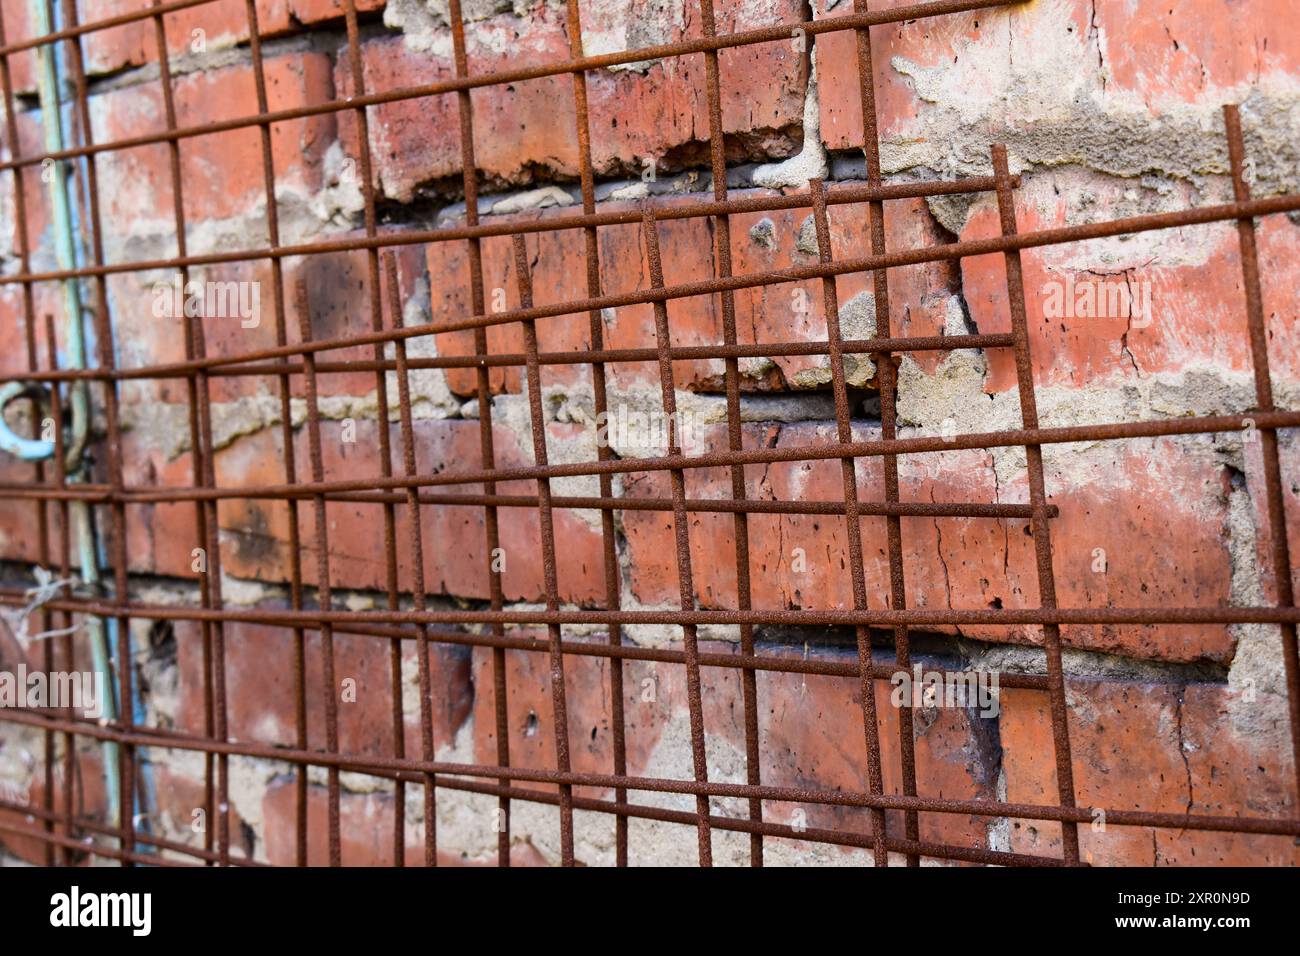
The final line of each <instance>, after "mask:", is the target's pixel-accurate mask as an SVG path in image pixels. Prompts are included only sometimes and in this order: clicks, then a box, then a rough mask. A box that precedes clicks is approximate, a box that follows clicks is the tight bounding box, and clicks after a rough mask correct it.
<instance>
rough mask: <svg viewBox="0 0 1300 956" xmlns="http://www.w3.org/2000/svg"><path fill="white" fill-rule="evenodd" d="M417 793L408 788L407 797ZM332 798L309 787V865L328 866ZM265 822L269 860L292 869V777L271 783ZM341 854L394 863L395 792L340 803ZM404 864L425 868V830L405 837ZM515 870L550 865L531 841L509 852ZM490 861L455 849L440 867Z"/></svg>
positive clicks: (349, 859) (347, 796)
mask: <svg viewBox="0 0 1300 956" xmlns="http://www.w3.org/2000/svg"><path fill="white" fill-rule="evenodd" d="M413 789H415V788H414V787H408V788H407V791H408V793H409V792H410V791H411V790H413ZM328 813H329V796H328V794H327V792H326V790H325V788H324V787H319V786H311V787H309V788H308V789H307V865H308V866H326V865H328V863H329V829H328ZM262 815H263V818H264V820H265V824H266V856H267V859H268V860H269V861H270V862H271V863H272V864H274V865H277V866H293V865H294V863H295V861H296V860H297V832H298V831H297V790H296V784H295V782H294V781H293V780H292V778H289V777H281V778H278V779H276V780H275V781H273V782H272V784H271V786H270V787H268V788H267V790H266V795H265V796H264V797H263V799H262ZM339 815H340V826H339V836H340V850H341V852H342V862H343V865H344V866H392V865H393V797H392V794H391V793H387V792H384V793H351V792H344V793H343V794H342V795H341V797H340V799H339ZM404 863H405V865H406V866H423V865H424V835H423V831H422V828H416V829H414V830H411V829H410V828H408V830H407V834H406V856H405V858H404ZM510 863H511V865H512V866H545V865H546V861H545V859H544V858H542V857H541V856H540V854H538V853H537V851H536V850H534V849H533V848H532V846H531V845H530V844H528V843H527V842H516V843H515V844H514V845H513V846H512V847H511V848H510ZM495 864H496V857H495V854H493V856H492V858H491V859H471V858H469V857H468V856H467V855H466V854H463V853H458V852H457V851H456V849H455V848H452V849H443V848H441V846H440V847H439V850H438V865H439V866H476V865H477V866H486V865H495Z"/></svg>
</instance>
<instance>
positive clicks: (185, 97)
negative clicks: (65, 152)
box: [91, 53, 335, 251]
mask: <svg viewBox="0 0 1300 956" xmlns="http://www.w3.org/2000/svg"><path fill="white" fill-rule="evenodd" d="M265 68H266V88H267V99H268V103H269V106H270V108H271V109H272V110H283V109H292V108H294V107H299V106H305V105H309V104H317V103H321V102H324V101H326V100H328V99H330V98H332V96H333V89H332V86H331V80H330V67H329V59H328V57H326V56H325V55H324V54H319V53H289V54H285V55H282V56H277V57H271V58H268V59H267V60H266V63H265ZM175 96H176V114H177V123H178V124H179V125H180V126H182V127H188V126H195V125H201V124H205V123H214V122H219V121H223V120H231V119H237V118H240V117H243V116H248V115H251V114H254V113H256V112H257V99H256V94H255V89H254V82H253V72H252V69H251V67H249V66H246V65H238V66H229V67H225V68H223V69H219V70H209V71H207V72H203V73H191V74H186V75H185V76H182V77H177V78H176V80H175ZM91 114H92V118H93V120H94V125H95V138H96V140H97V141H99V142H107V141H110V140H115V139H126V138H129V137H133V136H141V135H147V134H150V133H156V132H161V131H162V130H163V129H164V128H165V121H164V115H163V109H162V93H161V91H160V90H159V89H158V87H157V84H152V85H147V86H145V87H125V88H122V89H118V90H113V91H110V92H108V93H105V94H102V95H101V96H96V97H94V98H92V100H91ZM334 130H335V120H334V117H333V115H332V114H323V115H319V116H311V117H307V118H306V119H301V120H290V121H286V122H284V123H276V124H274V125H273V127H272V132H271V152H272V158H273V161H274V164H275V173H276V188H277V190H282V191H289V192H296V193H299V194H304V195H306V194H311V193H314V192H315V190H316V189H317V188H319V187H320V185H321V161H322V157H323V156H324V154H325V151H326V149H327V148H328V147H329V144H330V143H331V142H332V141H333V140H334V135H335V134H334ZM97 166H98V169H99V186H100V195H101V198H102V200H103V202H102V205H101V209H102V214H103V218H104V223H105V226H106V231H107V233H108V238H109V239H110V240H111V239H117V240H119V241H120V240H121V239H124V238H126V237H125V236H121V235H118V234H117V232H116V230H115V229H114V228H113V225H112V224H114V223H130V224H131V226H132V235H133V236H137V235H140V234H142V233H145V234H147V233H157V234H160V235H171V234H174V231H175V222H174V219H173V213H172V203H173V201H172V185H171V172H170V170H171V167H170V161H169V159H168V151H167V146H166V145H165V144H163V143H158V144H153V145H148V146H139V147H135V148H134V149H128V150H116V151H111V152H108V153H104V154H101V156H100V158H99V160H98V162H97ZM181 176H182V190H183V194H184V197H185V215H186V219H187V221H188V222H189V223H190V224H191V225H194V224H197V223H198V222H199V221H200V220H204V219H225V218H229V217H232V216H238V215H248V214H251V213H253V212H255V211H258V210H260V209H261V208H262V206H263V204H264V203H265V199H266V188H265V181H264V179H263V170H262V147H261V133H260V131H259V130H258V129H257V128H256V127H251V126H250V127H243V128H240V129H234V130H227V131H225V132H219V133H211V134H205V135H202V136H197V137H192V138H189V139H186V140H184V141H183V142H182V144H181ZM146 210H150V211H152V216H151V218H146V213H145V211H146ZM191 251H197V250H191Z"/></svg>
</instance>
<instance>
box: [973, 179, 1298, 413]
mask: <svg viewBox="0 0 1300 956" xmlns="http://www.w3.org/2000/svg"><path fill="white" fill-rule="evenodd" d="M1052 180H1053V178H1052V177H1048V178H1046V179H1041V180H1036V181H1034V182H1033V183H1032V184H1031V185H1030V186H1029V188H1027V189H1024V190H1021V192H1020V194H1019V198H1018V200H1017V203H1016V207H1017V216H1018V220H1019V228H1020V229H1021V230H1022V231H1029V230H1036V229H1050V228H1055V227H1059V226H1064V225H1068V224H1070V222H1071V221H1072V219H1071V218H1070V217H1071V213H1072V211H1071V210H1070V209H1069V208H1068V205H1069V200H1068V199H1067V198H1066V197H1067V196H1069V195H1073V194H1076V193H1077V185H1078V184H1077V183H1075V182H1074V181H1073V180H1068V179H1067V180H1066V181H1065V182H1063V183H1057V184H1055V188H1054V184H1053V181H1052ZM1088 188H1090V189H1092V190H1094V191H1096V192H1098V193H1104V194H1106V195H1107V196H1108V197H1109V199H1108V200H1103V203H1106V204H1110V203H1115V202H1122V201H1123V200H1122V197H1121V195H1120V191H1121V187H1119V186H1117V185H1115V184H1113V183H1109V182H1106V181H1104V180H1102V179H1100V178H1099V177H1090V178H1089V179H1088ZM1056 193H1060V194H1061V195H1059V196H1057V195H1056ZM998 234H999V229H998V222H997V211H996V208H995V207H994V206H993V205H992V204H991V202H982V203H980V204H979V205H978V206H977V207H976V208H975V211H974V213H973V214H972V216H971V218H970V219H969V220H968V222H967V225H966V229H965V230H964V231H963V233H962V236H961V238H962V239H963V240H964V241H969V240H974V239H980V238H988V237H990V236H994V235H998ZM1262 234H1263V239H1264V241H1263V247H1264V248H1266V249H1267V250H1268V252H1267V253H1266V258H1267V265H1268V268H1267V270H1266V271H1265V275H1267V276H1268V280H1267V282H1266V286H1267V288H1268V290H1269V295H1268V300H1267V301H1268V316H1267V319H1268V324H1269V328H1270V332H1271V333H1272V335H1271V339H1272V341H1271V343H1270V353H1271V355H1272V356H1273V362H1272V364H1273V368H1274V371H1275V373H1276V374H1277V375H1278V376H1279V379H1281V378H1286V379H1295V377H1296V376H1297V374H1300V366H1298V365H1297V363H1296V360H1295V355H1296V353H1297V351H1300V348H1298V347H1297V346H1300V338H1298V336H1300V332H1297V328H1300V327H1298V326H1297V325H1296V323H1295V322H1293V321H1292V322H1288V321H1287V320H1286V318H1285V317H1286V316H1287V315H1288V314H1290V315H1294V314H1295V295H1296V293H1295V282H1296V280H1297V279H1300V272H1298V271H1297V269H1300V267H1297V266H1296V264H1295V250H1296V249H1297V247H1298V246H1300V234H1298V233H1297V230H1296V228H1295V226H1293V225H1292V224H1291V223H1290V222H1288V221H1287V220H1286V219H1285V218H1280V217H1275V218H1273V219H1268V220H1264V221H1263V225H1262ZM1152 236H1154V238H1150V237H1147V238H1141V237H1139V238H1138V239H1137V240H1132V241H1128V242H1123V243H1112V242H1107V243H1081V244H1075V245H1070V246H1061V247H1053V248H1047V249H1034V250H1029V251H1027V252H1026V253H1024V255H1023V256H1022V261H1023V265H1024V284H1025V305H1026V309H1027V319H1028V326H1029V331H1030V348H1031V349H1032V351H1033V356H1034V381H1035V384H1036V385H1038V386H1039V387H1043V386H1053V385H1055V386H1061V387H1074V388H1078V387H1082V386H1096V385H1107V386H1112V387H1116V386H1119V385H1122V384H1125V383H1131V382H1136V381H1140V380H1141V379H1143V378H1145V377H1148V376H1151V375H1156V374H1161V373H1166V374H1171V375H1176V374H1179V373H1181V372H1184V371H1185V370H1188V369H1192V368H1195V369H1197V370H1203V369H1216V370H1218V372H1219V373H1220V374H1221V375H1224V376H1227V375H1230V374H1233V373H1237V374H1245V375H1249V374H1250V367H1251V366H1250V343H1249V338H1248V336H1247V329H1246V318H1245V293H1244V290H1243V287H1242V274H1241V258H1240V254H1239V251H1238V249H1239V247H1238V239H1237V233H1236V230H1235V229H1234V228H1233V227H1232V225H1231V224H1230V223H1222V224H1216V225H1212V226H1204V227H1199V228H1198V229H1196V230H1189V231H1187V232H1186V233H1185V234H1176V235H1169V234H1164V233H1159V234H1152ZM1166 262H1167V263H1168V264H1165V263H1166ZM962 275H963V291H964V294H965V297H966V302H967V304H968V305H969V307H970V313H971V317H972V319H973V320H974V322H975V324H976V326H977V327H978V329H979V331H980V332H982V333H994V332H1007V331H1010V328H1011V324H1010V323H1011V320H1010V314H1009V313H1008V311H1007V304H1006V303H1007V297H1006V289H1007V285H1006V268H1005V263H1004V260H1003V257H1002V256H1001V255H991V256H977V257H973V258H968V259H964V260H963V261H962ZM1126 280H1127V281H1129V282H1131V283H1133V286H1132V287H1133V288H1137V289H1139V290H1140V289H1142V288H1143V286H1142V284H1143V283H1149V288H1150V299H1151V310H1152V313H1153V314H1152V316H1151V317H1150V318H1149V322H1148V324H1146V325H1143V324H1142V323H1141V322H1139V321H1136V320H1135V321H1134V322H1132V323H1130V321H1129V319H1128V317H1127V316H1124V315H1122V314H1121V315H1112V316H1108V317H1085V316H1069V315H1066V316H1059V317H1058V316H1056V314H1055V312H1056V310H1055V309H1054V308H1052V299H1053V295H1052V293H1063V294H1067V295H1068V292H1065V290H1068V289H1069V288H1070V286H1069V285H1068V284H1067V283H1073V284H1074V288H1075V289H1076V290H1080V289H1084V288H1089V287H1090V288H1092V289H1094V290H1095V289H1097V288H1099V286H1098V285H1097V283H1100V282H1124V281H1126ZM1076 294H1077V293H1076ZM1049 311H1051V312H1052V315H1051V316H1050V317H1049V315H1048V314H1047V313H1048V312H1049ZM1107 311H1108V312H1109V311H1111V310H1110V309H1109V308H1108V309H1107ZM985 388H986V390H987V391H989V392H1000V391H1009V390H1014V388H1015V364H1014V357H1013V355H1012V354H1011V351H1010V350H1005V349H1003V350H994V351H992V352H990V354H989V377H988V381H987V382H986V384H985Z"/></svg>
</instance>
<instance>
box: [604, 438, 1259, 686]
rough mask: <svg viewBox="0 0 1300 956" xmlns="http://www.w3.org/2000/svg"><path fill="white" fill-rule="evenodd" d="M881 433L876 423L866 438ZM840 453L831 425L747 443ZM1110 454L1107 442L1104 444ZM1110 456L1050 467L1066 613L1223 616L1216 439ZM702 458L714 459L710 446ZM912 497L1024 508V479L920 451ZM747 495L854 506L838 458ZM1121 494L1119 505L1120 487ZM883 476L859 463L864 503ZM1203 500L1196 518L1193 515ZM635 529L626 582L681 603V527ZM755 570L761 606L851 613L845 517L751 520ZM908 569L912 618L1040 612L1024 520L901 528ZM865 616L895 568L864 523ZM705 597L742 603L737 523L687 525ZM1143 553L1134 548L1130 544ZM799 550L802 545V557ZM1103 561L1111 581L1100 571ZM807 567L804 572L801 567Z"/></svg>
mask: <svg viewBox="0 0 1300 956" xmlns="http://www.w3.org/2000/svg"><path fill="white" fill-rule="evenodd" d="M706 434H707V438H706V442H705V449H707V450H718V449H724V448H725V447H726V435H725V431H724V430H723V429H722V428H721V427H718V428H713V429H709V430H708V431H707V433H706ZM877 436H878V431H877V430H874V429H873V430H869V429H868V428H866V427H865V426H861V427H858V428H857V429H856V430H855V438H856V439H857V440H869V439H871V438H873V437H877ZM833 441H834V430H833V428H832V427H831V426H828V425H821V424H817V425H814V424H797V425H787V426H784V427H782V428H781V429H780V431H779V433H778V434H776V435H774V436H769V437H767V438H764V437H763V436H762V433H761V432H760V431H759V430H758V429H757V428H754V429H751V430H750V431H749V434H748V437H747V442H746V446H747V447H762V446H763V445H766V444H774V445H775V447H777V448H785V447H796V446H797V447H808V446H810V445H814V446H815V445H822V444H826V443H831V442H833ZM1109 447H1111V446H1108V448H1109ZM1113 447H1114V452H1113V457H1112V456H1109V455H1106V456H1098V457H1095V458H1093V459H1092V460H1091V461H1090V462H1089V463H1088V464H1087V466H1086V468H1085V469H1084V470H1082V471H1080V470H1079V465H1078V464H1077V461H1076V459H1074V458H1073V457H1072V456H1061V457H1060V458H1056V457H1054V456H1053V457H1049V459H1048V461H1049V466H1050V470H1049V474H1048V483H1049V490H1050V492H1051V496H1052V497H1051V501H1052V503H1053V504H1056V505H1057V506H1058V507H1059V508H1060V510H1061V514H1060V517H1058V518H1056V519H1054V520H1053V522H1052V533H1053V540H1054V542H1055V545H1056V547H1055V549H1054V555H1055V565H1056V579H1057V582H1056V583H1057V597H1058V600H1059V601H1060V603H1061V605H1062V606H1065V607H1108V606H1120V607H1132V606H1139V607H1141V606H1150V605H1151V603H1152V601H1158V602H1159V603H1160V604H1162V605H1165V606H1192V607H1195V606H1222V605H1225V604H1227V602H1228V598H1229V595H1230V590H1231V574H1232V561H1231V557H1230V553H1229V548H1228V544H1227V541H1226V535H1227V521H1228V514H1227V501H1226V497H1225V491H1224V486H1223V480H1224V472H1223V469H1222V466H1220V465H1217V464H1215V463H1214V461H1213V456H1212V455H1211V454H1210V453H1209V451H1208V449H1207V447H1206V446H1205V443H1203V442H1202V443H1191V444H1188V443H1186V442H1180V441H1179V440H1176V439H1160V440H1154V441H1147V440H1144V441H1136V442H1133V443H1130V445H1129V446H1128V447H1126V446H1120V445H1117V446H1113ZM705 449H702V450H705ZM899 468H900V482H901V498H902V500H904V501H919V502H926V501H938V502H994V501H1001V502H1004V503H1023V502H1024V501H1026V500H1027V497H1028V496H1027V490H1026V487H1025V485H1024V483H1023V478H1018V479H1016V481H1015V483H1014V484H1015V487H1012V488H1006V487H999V483H998V480H997V478H996V477H995V475H994V472H993V470H992V467H991V464H990V459H989V456H988V454H987V453H985V452H979V451H953V452H943V453H936V454H928V455H909V456H905V457H904V458H902V459H901V460H900V465H899ZM747 472H748V481H749V485H748V488H747V491H748V494H749V496H750V497H754V498H775V499H777V500H782V501H802V500H824V501H840V500H843V490H842V484H841V481H840V465H839V462H838V461H836V460H834V459H824V460H820V461H809V462H795V463H776V464H773V465H771V466H770V467H769V468H767V469H761V468H759V467H757V466H751V467H750V468H748V469H747ZM686 481H687V494H688V496H690V497H693V498H718V497H727V496H729V493H730V477H729V473H728V472H727V471H726V470H724V469H693V470H691V471H688V472H687V479H686ZM626 487H627V493H628V494H629V496H632V497H640V496H661V497H667V496H668V494H669V490H668V480H667V474H666V473H663V472H658V473H652V474H648V475H644V476H642V475H635V476H631V477H629V478H628V479H627V482H626ZM1121 488H1122V493H1121V491H1120V489H1121ZM883 493H884V479H883V472H882V471H881V464H880V460H879V459H878V458H868V459H860V460H859V463H858V495H859V500H861V501H864V502H866V501H880V500H882V498H883ZM1189 502H1195V503H1196V504H1195V506H1189ZM623 524H624V530H625V533H626V535H627V539H628V547H629V550H630V554H631V556H632V563H631V574H630V582H631V585H632V589H633V592H634V593H635V594H636V596H637V598H638V599H639V600H641V601H644V602H646V603H651V604H654V603H660V602H670V601H673V600H675V599H676V595H677V568H676V561H675V549H674V547H673V544H672V541H673V537H672V536H673V520H672V515H671V514H670V513H667V512H645V511H639V512H629V513H627V514H626V515H625V517H624V522H623ZM749 529H750V531H749V534H750V569H751V575H752V586H753V600H754V606H755V607H767V608H787V607H799V608H836V609H843V608H851V607H852V606H853V592H852V586H851V577H850V574H851V571H850V568H849V563H848V550H847V542H846V541H845V540H844V534H845V524H844V519H843V518H840V517H836V516H811V515H780V516H778V515H752V516H751V517H750V519H749ZM902 532H903V561H904V569H905V575H906V578H907V586H908V602H909V606H912V607H916V608H931V609H937V608H944V607H954V608H962V609H981V608H985V607H993V608H997V607H1005V608H1021V607H1033V606H1036V605H1035V602H1036V601H1037V593H1038V583H1037V575H1036V570H1035V563H1034V561H1035V559H1034V551H1033V544H1032V539H1031V538H1030V537H1029V535H1028V533H1027V524H1026V522H1025V521H1024V520H1023V519H992V518H936V519H930V518H919V517H918V518H904V519H903V521H902ZM862 534H863V560H864V572H865V575H866V588H867V595H868V606H869V607H872V608H883V607H885V606H887V605H886V604H885V603H884V602H885V595H887V594H888V593H889V557H888V551H887V548H886V544H885V520H884V519H883V518H876V517H865V518H863V519H862ZM690 536H691V549H692V551H691V554H692V565H693V568H692V570H693V574H694V582H695V588H696V595H697V599H698V600H699V601H700V602H701V604H702V605H703V606H706V607H735V606H736V604H735V601H736V579H735V552H734V548H735V545H734V539H733V536H732V521H731V517H730V516H729V515H725V514H707V513H694V514H692V515H691V517H690ZM1134 540H1142V541H1144V542H1147V546H1146V547H1143V548H1134V547H1133V546H1132V542H1133V541H1134ZM795 549H802V553H800V552H797V551H796V550H795ZM1096 549H1101V551H1102V552H1104V554H1102V555H1101V558H1102V560H1103V561H1104V562H1105V565H1104V566H1105V567H1106V570H1105V572H1104V573H1099V572H1096V571H1094V570H1093V567H1094V564H1095V562H1096V561H1097V560H1098V554H1097V551H1096ZM801 566H802V567H803V568H804V570H799V568H800V567H801ZM1064 630H1065V635H1066V639H1067V641H1069V642H1071V643H1074V644H1077V645H1078V646H1082V647H1089V648H1094V649H1098V650H1106V651H1110V652H1123V653H1130V654H1139V655H1141V656H1149V657H1159V658H1165V659H1172V660H1195V659H1198V658H1201V657H1205V658H1209V659H1212V660H1218V661H1225V660H1228V659H1230V658H1231V654H1232V650H1233V646H1234V645H1233V641H1232V640H1231V638H1230V637H1229V635H1228V633H1227V631H1226V630H1225V629H1224V628H1223V627H1221V626H1212V625H1181V626H1174V625H1161V626H1149V625H1148V626H1138V625H1107V626H1102V627H1091V626H1082V625H1081V626H1072V627H1067V628H1065V629H1064ZM962 631H963V633H968V634H970V635H972V636H981V637H989V638H999V639H1006V638H1011V639H1013V640H1034V641H1037V640H1038V639H1039V638H1038V636H1037V632H1038V629H1036V628H1032V629H1031V628H1023V627H1001V626H999V627H963V628H962Z"/></svg>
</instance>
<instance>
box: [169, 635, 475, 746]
mask: <svg viewBox="0 0 1300 956" xmlns="http://www.w3.org/2000/svg"><path fill="white" fill-rule="evenodd" d="M175 627H176V630H177V646H178V652H179V653H178V660H179V668H180V712H179V715H178V723H179V725H180V726H182V727H183V728H185V729H186V730H187V731H188V732H190V733H197V734H201V733H203V732H204V723H203V706H204V705H203V654H202V642H201V640H200V635H201V631H200V628H199V626H198V625H197V624H196V623H193V622H183V623H181V622H178V623H177V624H176V625H175ZM224 636H225V649H226V682H227V683H226V687H227V698H226V699H227V716H228V720H229V729H230V737H231V739H233V740H239V741H251V742H256V743H260V744H277V745H282V746H294V744H295V741H296V739H297V730H296V726H297V724H296V712H297V711H296V705H295V694H294V680H293V666H294V665H293V661H294V643H293V631H292V630H291V629H290V628H285V627H277V626H271V625H262V624H250V623H243V622H232V623H227V624H226V625H225V627H224ZM305 653H306V675H307V686H306V691H305V693H306V704H307V746H308V747H309V748H313V749H320V748H323V747H324V746H325V702H324V694H325V689H324V687H323V685H322V674H323V671H322V667H323V659H322V656H321V644H320V638H319V635H318V634H317V633H315V632H308V633H307V635H306V651H305ZM389 653H390V642H389V641H388V640H386V639H384V638H377V637H371V636H366V635H358V634H346V633H343V631H342V629H340V630H339V631H338V632H336V633H335V635H334V674H335V678H336V681H337V682H338V686H337V687H336V688H335V689H334V693H335V694H336V695H337V697H338V700H339V703H338V717H339V747H340V749H341V750H342V751H343V752H346V753H360V754H371V755H375V756H392V754H393V724H392V710H391V698H390V696H389V695H390V690H391V688H390V679H389V676H390V675H389V666H390V661H389ZM402 653H403V657H404V660H405V671H406V673H408V674H409V675H411V680H412V681H414V679H415V676H414V675H415V674H416V665H417V662H418V653H417V650H416V643H415V641H414V640H411V641H404V642H403V647H402ZM270 661H275V662H279V663H278V665H276V666H267V662H270ZM429 672H430V680H431V686H432V715H433V733H434V740H435V741H437V742H438V743H439V744H440V745H443V744H446V743H448V742H449V741H451V740H452V739H454V738H455V736H456V732H457V730H458V729H459V728H460V725H461V724H462V723H464V721H465V719H466V717H467V716H468V713H469V708H470V703H471V699H472V696H473V691H472V687H471V685H470V684H469V681H468V678H469V654H468V652H466V651H464V650H463V649H461V648H459V647H457V646H455V645H450V644H433V645H432V646H431V647H430V649H429ZM345 680H352V681H354V682H355V685H354V689H355V695H354V696H355V700H345V699H344V695H343V689H344V685H343V682H344V681H345ZM348 687H349V696H353V695H352V694H351V693H350V691H351V690H352V689H353V685H348ZM408 691H409V692H410V694H411V695H414V696H413V697H411V699H413V700H415V701H417V702H418V699H419V697H418V690H416V685H415V684H414V683H413V684H412V686H411V687H410V688H399V693H401V692H408ZM404 720H405V723H404V737H403V742H404V744H405V747H406V753H408V754H411V755H417V754H419V753H420V741H421V736H420V712H419V708H418V703H417V704H416V705H415V706H407V707H406V708H405V711H404Z"/></svg>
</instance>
